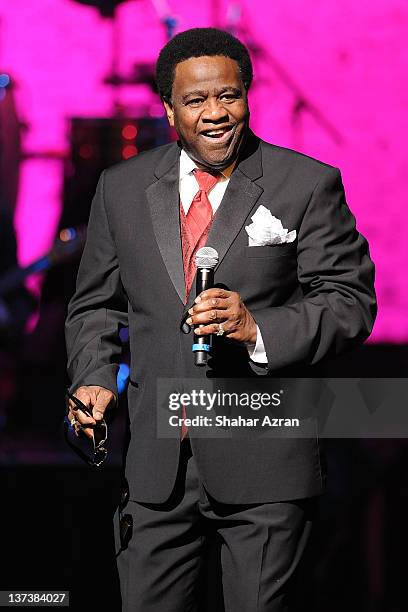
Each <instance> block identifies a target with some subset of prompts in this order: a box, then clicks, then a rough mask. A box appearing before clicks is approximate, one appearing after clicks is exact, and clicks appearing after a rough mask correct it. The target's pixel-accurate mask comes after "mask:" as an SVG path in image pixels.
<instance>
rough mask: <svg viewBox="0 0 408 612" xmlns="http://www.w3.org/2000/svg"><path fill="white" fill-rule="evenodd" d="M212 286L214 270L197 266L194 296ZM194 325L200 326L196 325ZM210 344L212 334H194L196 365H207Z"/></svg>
mask: <svg viewBox="0 0 408 612" xmlns="http://www.w3.org/2000/svg"><path fill="white" fill-rule="evenodd" d="M213 286H214V270H213V269H211V268H198V269H197V278H196V296H197V295H199V294H200V293H201V292H202V291H205V290H206V289H211V287H213ZM195 327H202V326H200V325H197V326H195ZM211 346H212V336H211V334H210V335H209V336H197V335H196V334H194V343H193V352H194V363H195V365H196V366H205V365H207V360H208V356H209V353H210V351H211Z"/></svg>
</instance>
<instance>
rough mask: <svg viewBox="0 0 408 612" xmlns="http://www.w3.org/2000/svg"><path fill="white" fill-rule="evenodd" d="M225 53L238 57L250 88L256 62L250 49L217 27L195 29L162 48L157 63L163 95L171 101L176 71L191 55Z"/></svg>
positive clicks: (158, 82)
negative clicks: (253, 66)
mask: <svg viewBox="0 0 408 612" xmlns="http://www.w3.org/2000/svg"><path fill="white" fill-rule="evenodd" d="M214 55H223V56H224V57H230V58H231V59H233V60H235V61H236V62H237V64H238V66H239V69H240V72H241V77H242V82H243V83H244V86H245V89H246V90H247V91H248V89H249V87H250V85H251V83H252V77H253V72H252V63H251V58H250V57H249V53H248V49H247V48H246V47H245V45H243V44H242V42H241V41H240V40H238V38H235V36H232V34H230V33H229V32H225V31H224V30H218V29H217V28H192V29H191V30H186V31H185V32H180V33H179V34H176V36H174V38H172V39H171V40H170V41H169V42H168V43H167V44H166V45H165V46H164V47H163V49H162V50H161V51H160V54H159V57H158V59H157V63H156V83H157V89H158V91H159V95H160V97H161V98H162V100H164V101H165V102H170V100H171V92H172V88H173V80H174V71H175V67H176V66H177V64H179V63H180V62H183V61H185V60H188V59H190V58H191V57H203V56H214Z"/></svg>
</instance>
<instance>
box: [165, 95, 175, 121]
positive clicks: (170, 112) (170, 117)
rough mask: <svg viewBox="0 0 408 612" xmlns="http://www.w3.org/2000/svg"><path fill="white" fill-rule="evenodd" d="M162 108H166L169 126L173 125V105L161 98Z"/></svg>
mask: <svg viewBox="0 0 408 612" xmlns="http://www.w3.org/2000/svg"><path fill="white" fill-rule="evenodd" d="M163 104H164V108H165V109H166V115H167V119H168V121H169V124H170V126H171V127H174V111H173V107H172V105H171V104H170V103H169V102H165V101H164V100H163Z"/></svg>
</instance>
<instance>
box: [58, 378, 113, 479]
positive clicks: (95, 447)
mask: <svg viewBox="0 0 408 612" xmlns="http://www.w3.org/2000/svg"><path fill="white" fill-rule="evenodd" d="M65 397H66V401H67V413H66V414H65V418H64V438H65V441H66V442H67V444H68V446H70V448H71V449H72V450H73V451H74V452H75V453H76V454H77V455H78V456H79V457H80V458H81V459H83V461H85V462H86V463H87V464H88V465H90V466H91V467H95V468H97V467H101V465H103V463H104V462H105V460H106V457H107V456H108V450H107V448H106V446H105V445H106V441H107V439H108V426H107V425H106V421H105V419H102V421H100V422H99V423H97V424H96V425H93V426H90V427H92V437H91V438H89V437H88V436H87V435H86V434H85V432H84V431H83V429H82V428H80V429H79V431H78V433H77V432H76V430H75V427H74V426H73V424H72V423H71V421H70V420H69V418H68V412H69V404H68V400H72V402H73V403H74V404H75V406H76V407H77V408H78V410H81V412H83V413H84V414H86V416H90V417H92V413H91V412H90V410H89V408H88V407H87V406H85V404H84V403H83V402H81V400H79V399H78V398H77V397H75V395H73V394H72V393H70V391H69V390H67V392H66V396H65Z"/></svg>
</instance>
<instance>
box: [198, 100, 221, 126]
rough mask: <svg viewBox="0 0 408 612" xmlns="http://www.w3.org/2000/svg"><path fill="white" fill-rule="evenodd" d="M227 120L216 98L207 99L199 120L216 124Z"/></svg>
mask: <svg viewBox="0 0 408 612" xmlns="http://www.w3.org/2000/svg"><path fill="white" fill-rule="evenodd" d="M225 118H227V119H228V113H227V111H226V110H225V108H224V107H223V106H222V104H221V103H220V102H219V100H217V98H208V99H207V103H206V105H205V109H204V112H203V114H202V116H201V119H202V120H203V121H205V122H207V123H218V122H220V121H224V120H225Z"/></svg>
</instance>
